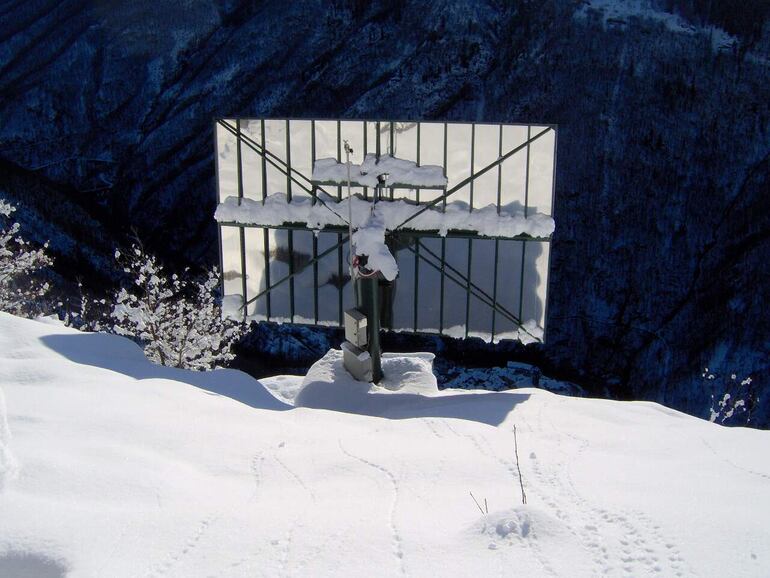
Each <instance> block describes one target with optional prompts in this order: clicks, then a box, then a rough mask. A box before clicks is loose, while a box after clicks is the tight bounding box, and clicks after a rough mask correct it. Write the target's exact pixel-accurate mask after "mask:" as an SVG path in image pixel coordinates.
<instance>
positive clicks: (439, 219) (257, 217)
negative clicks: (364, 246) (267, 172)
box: [214, 193, 555, 238]
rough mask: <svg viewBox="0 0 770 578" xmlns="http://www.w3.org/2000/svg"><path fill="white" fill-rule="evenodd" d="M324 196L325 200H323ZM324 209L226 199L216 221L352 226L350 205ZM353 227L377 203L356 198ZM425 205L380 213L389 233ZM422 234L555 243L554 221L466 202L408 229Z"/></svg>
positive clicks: (282, 200) (390, 204) (305, 202)
mask: <svg viewBox="0 0 770 578" xmlns="http://www.w3.org/2000/svg"><path fill="white" fill-rule="evenodd" d="M319 196H320V195H319ZM321 198H323V201H324V202H323V204H322V203H316V204H313V199H312V198H311V197H294V198H292V200H291V202H288V199H287V197H286V195H285V194H284V193H274V194H272V195H269V196H267V197H266V198H265V200H264V201H255V200H252V199H247V198H244V199H238V198H237V197H227V198H226V199H225V200H224V202H223V203H220V204H219V206H218V207H217V210H216V212H215V213H214V218H215V219H216V220H217V221H219V222H220V223H239V224H243V225H260V226H263V227H278V226H281V225H283V224H288V223H304V224H306V226H307V228H308V229H314V230H315V229H323V228H324V227H326V226H330V225H331V226H335V225H336V226H344V225H347V221H346V219H347V215H348V199H343V200H341V201H336V200H333V199H331V198H330V197H328V196H321ZM352 205H353V206H352V207H351V208H352V214H353V227H354V228H358V227H360V226H362V225H363V224H364V223H365V222H366V220H367V219H368V218H369V215H370V213H371V208H372V203H371V202H370V201H366V200H364V199H361V198H358V197H356V196H353V197H352ZM423 207H424V205H417V204H414V203H408V202H406V201H404V200H395V201H381V202H378V203H377V211H378V212H379V214H380V215H381V216H382V219H383V220H384V223H385V228H386V229H388V230H389V231H392V230H394V229H395V228H396V227H398V226H399V225H400V224H401V223H403V222H404V221H406V220H407V219H408V218H409V217H411V216H412V215H413V214H415V213H416V212H417V211H419V210H421V209H422V208H423ZM405 228H407V229H412V230H417V231H438V232H439V234H440V235H442V236H445V235H446V234H447V233H448V232H449V231H450V230H461V231H470V232H475V233H478V234H479V235H481V236H484V237H504V238H505V237H515V236H517V235H529V236H531V237H550V236H551V234H552V233H553V231H554V228H555V225H554V221H553V219H552V218H551V217H550V216H548V215H544V214H542V213H531V214H528V215H527V216H526V217H525V216H524V212H523V211H520V210H514V209H510V210H509V209H506V208H505V207H504V208H502V209H501V211H500V213H499V214H498V213H497V207H495V206H494V205H488V206H486V207H481V208H474V209H473V210H472V211H469V208H468V205H467V204H466V203H464V202H461V201H455V202H449V203H447V205H446V211H442V210H441V209H440V208H438V207H436V208H431V209H428V210H427V211H425V212H424V213H422V214H421V215H420V216H419V217H415V218H414V219H412V220H411V221H409V223H408V224H407V226H406V227H405Z"/></svg>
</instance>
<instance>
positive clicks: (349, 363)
mask: <svg viewBox="0 0 770 578" xmlns="http://www.w3.org/2000/svg"><path fill="white" fill-rule="evenodd" d="M342 363H343V364H344V366H345V369H347V370H348V373H350V375H352V376H353V377H354V378H355V379H357V380H358V381H365V382H371V381H372V357H371V356H370V355H369V352H368V351H366V350H364V349H361V348H360V347H356V346H355V345H353V344H352V343H348V342H347V341H345V342H344V343H343V344H342Z"/></svg>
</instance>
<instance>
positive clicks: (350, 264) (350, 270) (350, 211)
mask: <svg viewBox="0 0 770 578" xmlns="http://www.w3.org/2000/svg"><path fill="white" fill-rule="evenodd" d="M352 153H353V149H352V148H350V143H348V141H345V162H346V163H347V165H348V239H350V250H349V251H348V274H349V275H350V288H351V289H352V291H353V302H354V303H355V304H356V307H358V292H357V291H356V278H355V272H354V271H353V252H354V251H355V249H354V247H353V197H352V195H351V193H350V155H351V154H352Z"/></svg>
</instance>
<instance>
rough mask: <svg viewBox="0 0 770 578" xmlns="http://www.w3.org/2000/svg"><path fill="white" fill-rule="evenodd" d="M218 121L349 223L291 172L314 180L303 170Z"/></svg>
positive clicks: (223, 122) (229, 125)
mask: <svg viewBox="0 0 770 578" xmlns="http://www.w3.org/2000/svg"><path fill="white" fill-rule="evenodd" d="M217 122H218V123H219V124H220V125H221V126H222V127H223V128H224V129H225V130H227V131H229V132H230V133H231V134H232V135H233V136H235V137H236V138H237V139H238V140H241V141H243V142H245V143H246V146H248V147H249V148H250V149H251V150H253V151H254V152H255V153H257V154H258V155H260V156H262V157H264V159H265V160H266V161H267V162H269V163H270V164H271V165H272V166H274V167H275V168H276V169H278V170H279V171H281V172H282V173H283V174H284V175H286V176H287V177H288V178H289V179H291V181H292V182H294V183H296V184H297V185H298V186H299V187H300V188H301V189H302V190H304V191H305V192H306V193H308V194H309V195H310V196H311V197H313V198H314V199H315V200H316V201H318V202H319V203H321V205H323V206H324V207H325V208H326V209H328V210H329V211H331V212H332V213H334V214H335V215H336V216H337V217H339V218H340V219H341V220H342V221H343V222H344V223H346V224H348V223H347V220H346V219H345V217H343V216H342V215H340V214H339V213H338V212H337V211H335V210H334V209H332V208H331V207H330V206H329V205H327V204H326V203H325V202H324V200H323V199H322V198H320V197H319V196H318V195H317V194H316V192H315V191H314V190H313V188H312V187H311V188H308V187H307V185H305V184H303V183H301V182H300V181H298V180H297V179H296V178H295V177H294V176H292V175H291V173H296V174H297V175H299V176H300V177H302V178H303V179H305V180H306V181H308V182H312V181H310V179H308V178H307V177H306V176H305V175H303V174H302V173H301V172H299V171H298V170H297V169H293V168H291V167H290V166H289V165H287V164H286V163H285V162H284V161H283V160H281V158H280V157H278V156H276V155H274V154H273V153H271V152H270V151H269V150H267V148H265V147H263V146H262V145H260V144H259V143H258V142H256V141H255V140H253V139H252V138H250V137H248V136H246V135H245V134H243V132H240V133H239V132H238V131H237V129H236V128H235V127H233V126H232V125H231V124H229V123H228V122H227V121H225V120H219V121H217ZM279 163H280V165H283V166H279ZM315 188H317V189H319V190H320V191H322V192H324V193H326V194H327V195H329V193H328V192H327V191H326V190H325V189H323V188H322V187H318V186H317V185H316V187H315ZM329 196H331V195H329Z"/></svg>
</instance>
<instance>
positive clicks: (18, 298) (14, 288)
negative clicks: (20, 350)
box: [0, 199, 53, 315]
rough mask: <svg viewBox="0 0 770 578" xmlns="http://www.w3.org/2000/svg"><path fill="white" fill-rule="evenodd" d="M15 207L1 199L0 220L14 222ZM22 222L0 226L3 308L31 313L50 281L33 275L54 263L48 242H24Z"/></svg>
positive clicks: (1, 306) (0, 288)
mask: <svg viewBox="0 0 770 578" xmlns="http://www.w3.org/2000/svg"><path fill="white" fill-rule="evenodd" d="M15 210H16V207H14V206H13V205H11V204H10V203H8V202H7V201H5V200H3V199H0V221H2V222H9V221H11V213H13V212H14V211H15ZM20 228H21V226H20V225H19V223H16V222H13V223H11V224H10V226H9V227H6V226H2V227H0V310H3V311H9V312H11V313H14V314H16V315H23V314H28V313H30V312H32V311H34V310H35V309H36V304H37V302H38V301H39V300H40V299H41V298H42V297H43V296H44V295H45V294H46V293H47V292H48V289H49V286H48V283H41V282H38V281H37V280H35V279H34V278H33V276H34V274H35V273H36V272H37V271H39V270H40V269H42V268H43V267H47V266H49V265H51V264H52V263H53V261H52V259H51V258H50V257H49V256H48V255H47V254H46V249H47V248H48V243H46V244H45V245H44V246H43V247H42V248H40V249H34V248H33V247H32V246H31V245H30V243H29V242H28V241H25V240H24V238H23V237H21V235H19V230H20Z"/></svg>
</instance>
